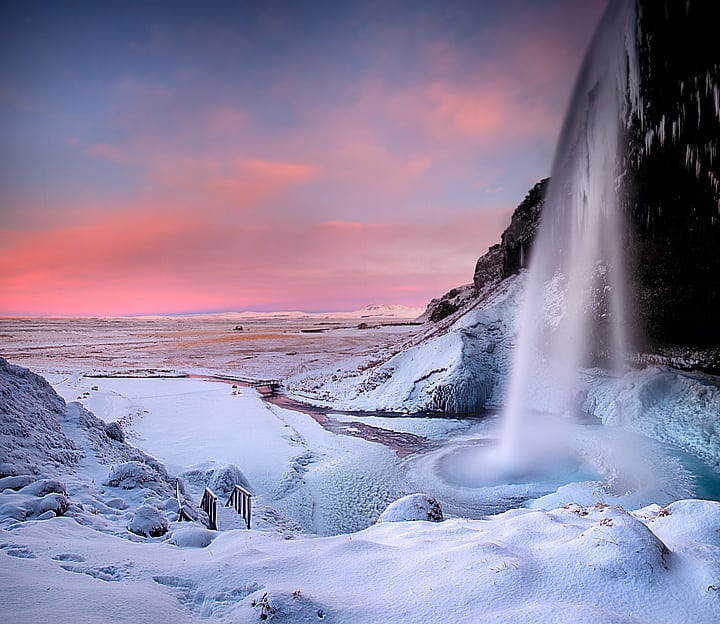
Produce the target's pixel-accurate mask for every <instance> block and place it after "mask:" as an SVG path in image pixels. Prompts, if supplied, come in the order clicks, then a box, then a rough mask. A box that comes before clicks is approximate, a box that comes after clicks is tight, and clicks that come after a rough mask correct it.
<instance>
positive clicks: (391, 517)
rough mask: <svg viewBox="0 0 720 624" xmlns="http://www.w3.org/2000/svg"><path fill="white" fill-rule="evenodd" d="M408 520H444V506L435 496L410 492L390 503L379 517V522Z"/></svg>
mask: <svg viewBox="0 0 720 624" xmlns="http://www.w3.org/2000/svg"><path fill="white" fill-rule="evenodd" d="M408 520H427V521H428V522H442V520H443V512H442V507H440V503H438V502H437V500H436V499H435V498H433V497H432V496H428V495H427V494H408V495H407V496H403V497H402V498H399V499H398V500H396V501H395V502H393V503H390V504H389V505H388V507H387V509H385V511H383V512H382V513H381V514H380V517H379V518H378V519H377V521H378V522H405V521H408Z"/></svg>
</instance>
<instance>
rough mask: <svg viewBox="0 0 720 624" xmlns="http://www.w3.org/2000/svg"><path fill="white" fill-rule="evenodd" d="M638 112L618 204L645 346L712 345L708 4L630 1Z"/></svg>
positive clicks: (711, 16)
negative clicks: (622, 206) (627, 233)
mask: <svg viewBox="0 0 720 624" xmlns="http://www.w3.org/2000/svg"><path fill="white" fill-rule="evenodd" d="M639 9H640V10H639V17H638V33H639V36H638V38H637V40H638V45H639V48H640V49H639V62H640V73H641V84H640V87H641V96H642V101H643V107H642V114H641V115H640V116H638V118H636V119H634V123H633V126H632V129H631V137H630V145H629V150H628V163H627V165H628V172H629V174H630V179H632V180H633V183H634V187H633V188H632V189H631V192H630V201H629V206H628V212H629V216H630V220H631V223H632V233H631V235H632V242H631V246H632V247H633V249H634V251H635V266H634V280H633V282H634V284H635V285H636V286H634V291H635V293H636V296H637V300H636V308H637V309H636V312H637V315H638V317H639V319H640V321H641V327H640V329H641V330H642V331H641V333H642V335H644V336H645V337H646V341H647V342H646V344H645V345H644V346H645V348H646V349H647V350H651V351H652V350H654V349H661V350H662V349H664V348H667V347H669V346H676V347H681V348H682V347H684V348H701V349H702V348H707V347H718V346H720V323H718V322H717V319H720V253H719V250H720V161H719V160H718V157H719V156H720V154H718V148H720V45H718V39H717V6H716V5H715V3H712V2H701V1H699V0H666V1H665V2H655V1H654V0H640V1H639Z"/></svg>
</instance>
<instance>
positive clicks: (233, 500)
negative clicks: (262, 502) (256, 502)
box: [225, 485, 252, 529]
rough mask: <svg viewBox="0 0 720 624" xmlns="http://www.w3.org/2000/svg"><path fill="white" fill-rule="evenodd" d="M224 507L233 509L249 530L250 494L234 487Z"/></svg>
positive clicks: (237, 486) (250, 515) (250, 513)
mask: <svg viewBox="0 0 720 624" xmlns="http://www.w3.org/2000/svg"><path fill="white" fill-rule="evenodd" d="M225 507H234V508H235V511H237V512H238V514H240V515H241V516H242V517H243V519H244V520H245V523H246V524H247V528H248V529H249V528H250V519H251V517H252V494H250V492H248V491H247V490H246V489H245V488H242V487H240V486H239V485H236V486H235V487H234V488H233V491H232V493H231V494H230V498H228V500H227V503H225Z"/></svg>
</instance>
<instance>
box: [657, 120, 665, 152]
mask: <svg viewBox="0 0 720 624" xmlns="http://www.w3.org/2000/svg"><path fill="white" fill-rule="evenodd" d="M658 140H659V141H660V147H662V146H664V145H665V115H663V116H662V118H661V119H660V125H659V126H658Z"/></svg>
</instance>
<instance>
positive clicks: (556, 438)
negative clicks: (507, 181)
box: [501, 0, 641, 468]
mask: <svg viewBox="0 0 720 624" xmlns="http://www.w3.org/2000/svg"><path fill="white" fill-rule="evenodd" d="M635 29H636V15H635V2H634V1H633V0H613V1H612V2H611V3H610V6H609V7H608V9H607V11H606V13H605V16H604V18H603V20H602V22H601V24H600V26H599V28H598V30H597V32H596V34H595V37H594V39H593V41H592V43H591V45H590V48H589V50H588V53H587V56H586V58H585V61H584V64H583V66H582V69H581V71H580V75H579V78H578V80H577V83H576V86H575V91H574V94H573V97H572V100H571V103H570V108H569V111H568V114H567V117H566V119H565V124H564V127H563V130H562V134H561V137H560V141H559V143H558V147H557V152H556V156H555V162H554V165H553V170H552V176H551V180H550V184H549V186H548V191H547V194H546V198H545V206H544V209H543V215H542V220H541V223H540V226H539V230H538V234H537V238H536V242H535V245H534V248H533V251H532V256H531V260H530V268H529V272H528V276H527V285H526V291H525V295H524V301H523V304H522V308H521V312H520V317H519V319H518V342H517V347H516V350H515V353H514V362H513V368H512V373H511V379H510V386H509V394H508V397H507V400H506V406H507V407H506V410H505V420H504V431H503V433H502V445H501V454H502V456H503V457H504V459H505V461H508V462H510V463H511V464H512V463H515V464H517V462H521V463H524V462H532V463H537V462H541V461H543V460H544V459H545V457H546V456H547V455H548V454H554V453H555V452H556V451H559V450H562V447H563V445H564V443H565V439H564V438H565V435H564V432H565V428H564V427H563V424H562V423H563V420H564V419H566V418H567V417H572V416H574V415H575V414H576V413H577V412H578V409H579V406H578V391H579V386H578V372H579V371H580V369H582V368H583V367H587V366H590V365H597V364H601V365H602V366H604V367H605V368H608V369H610V370H611V371H614V372H615V373H620V372H621V371H622V370H623V368H624V365H625V354H626V352H627V348H628V336H627V331H626V328H627V325H628V318H627V317H628V314H629V311H628V309H627V307H628V306H627V303H626V301H627V298H626V288H627V287H626V277H625V266H626V262H627V259H626V257H625V253H626V252H625V249H624V247H625V245H624V244H623V240H624V238H623V235H624V232H625V230H626V227H625V224H624V222H623V218H624V217H623V210H622V202H623V194H624V193H625V188H626V186H625V180H624V179H623V177H624V176H623V171H624V168H623V154H624V151H625V133H626V131H627V129H628V127H629V126H630V121H631V119H632V116H633V115H639V114H640V110H641V106H640V104H641V103H640V95H639V86H638V85H639V77H638V76H639V70H638V62H637V52H636V43H635ZM543 415H550V416H549V417H548V416H543ZM521 468H524V466H521Z"/></svg>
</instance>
